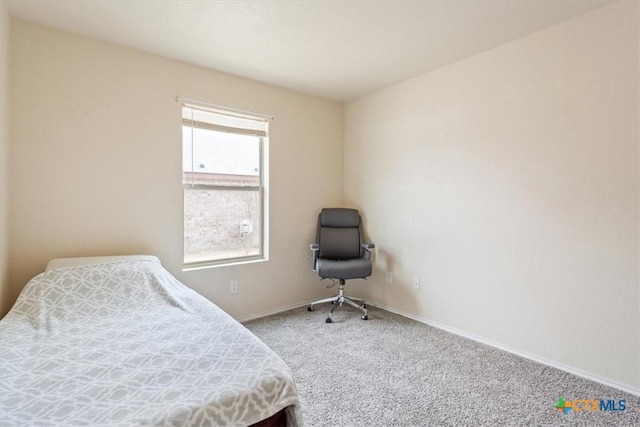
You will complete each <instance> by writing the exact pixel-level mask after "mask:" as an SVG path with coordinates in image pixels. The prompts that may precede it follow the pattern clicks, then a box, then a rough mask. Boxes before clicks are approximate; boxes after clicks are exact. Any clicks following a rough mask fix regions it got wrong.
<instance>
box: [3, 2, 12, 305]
mask: <svg viewBox="0 0 640 427" xmlns="http://www.w3.org/2000/svg"><path fill="white" fill-rule="evenodd" d="M8 157H9V14H8V12H7V10H6V5H5V3H4V2H0V318H2V316H4V315H5V313H6V312H7V311H8V310H9V308H10V307H11V301H10V300H9V298H8V295H10V291H9V269H8V259H9V226H8V225H9V203H8V202H9V169H8V168H9V160H8Z"/></svg>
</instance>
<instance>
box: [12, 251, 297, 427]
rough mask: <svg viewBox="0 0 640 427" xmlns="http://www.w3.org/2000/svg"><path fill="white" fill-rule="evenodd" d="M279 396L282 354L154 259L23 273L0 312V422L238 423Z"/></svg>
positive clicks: (288, 389) (286, 396)
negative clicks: (6, 309) (19, 287)
mask: <svg viewBox="0 0 640 427" xmlns="http://www.w3.org/2000/svg"><path fill="white" fill-rule="evenodd" d="M285 407H287V408H288V409H287V420H288V422H289V424H290V425H291V426H298V425H302V419H301V416H300V408H299V400H298V396H297V392H296V388H295V384H294V382H293V380H292V376H291V371H290V370H289V368H288V367H287V365H286V364H285V363H284V362H283V361H282V360H281V359H280V358H279V357H278V356H277V355H276V354H275V353H274V352H273V351H271V350H270V349H269V348H268V347H267V346H266V345H265V344H264V343H262V341H260V340H259V339H258V338H257V337H255V336H254V335H253V334H251V333H250V332H249V331H248V330H247V329H245V328H244V327H243V326H242V325H240V324H239V323H238V322H236V321H235V320H234V319H233V318H231V317H230V316H229V315H228V314H226V313H225V312H223V311H222V310H221V309H219V308H218V307H216V306H215V305H213V304H212V303H211V302H209V301H208V300H206V299H205V298H204V297H202V296H200V295H199V294H197V293H196V292H194V291H192V290H191V289H189V288H187V287H186V286H184V285H183V284H182V283H180V282H179V281H177V280H176V279H175V278H174V277H173V276H171V275H170V274H169V273H168V272H167V271H166V270H165V269H164V268H162V266H161V265H160V264H159V263H158V262H154V261H121V262H113V263H107V264H98V265H90V266H80V267H71V268H62V269H58V270H52V271H48V272H45V273H42V274H40V275H39V276H37V277H35V278H34V279H32V280H31V281H30V282H29V283H28V284H27V286H26V287H25V289H24V291H23V292H22V294H21V295H20V297H19V299H18V301H17V302H16V305H15V306H14V308H13V309H12V310H11V312H10V313H9V314H7V316H6V317H5V318H4V319H3V320H2V321H0V425H1V426H3V427H4V426H134V425H163V426H164V425H166V426H169V425H171V426H247V425H250V424H253V423H255V422H257V421H259V420H262V419H265V418H268V417H269V416H271V415H273V414H274V413H276V412H277V411H279V410H280V409H283V408H285Z"/></svg>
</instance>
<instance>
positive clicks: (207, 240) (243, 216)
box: [184, 188, 261, 262]
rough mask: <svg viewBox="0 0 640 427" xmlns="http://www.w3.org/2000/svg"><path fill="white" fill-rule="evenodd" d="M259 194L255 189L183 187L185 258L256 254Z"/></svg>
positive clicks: (232, 256)
mask: <svg viewBox="0 0 640 427" xmlns="http://www.w3.org/2000/svg"><path fill="white" fill-rule="evenodd" d="M259 197H260V193H258V192H257V191H241V190H240V191H229V190H224V191H222V190H215V189H204V190H203V189H188V188H186V189H185V191H184V204H185V218H184V245H185V248H184V255H185V261H187V262H199V261H203V260H211V259H228V258H235V257H243V256H251V255H258V254H259V253H260V234H261V230H260V225H261V224H260V211H259V206H260V200H259ZM246 224H249V226H247V225H246ZM243 225H244V227H243Z"/></svg>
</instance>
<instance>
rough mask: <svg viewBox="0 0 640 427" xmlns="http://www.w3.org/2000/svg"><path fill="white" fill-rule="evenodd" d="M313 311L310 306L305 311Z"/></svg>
mask: <svg viewBox="0 0 640 427" xmlns="http://www.w3.org/2000/svg"><path fill="white" fill-rule="evenodd" d="M314 310H315V308H313V306H312V305H310V306H309V307H307V311H314Z"/></svg>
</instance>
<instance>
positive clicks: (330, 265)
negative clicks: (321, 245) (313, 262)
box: [318, 258, 371, 280]
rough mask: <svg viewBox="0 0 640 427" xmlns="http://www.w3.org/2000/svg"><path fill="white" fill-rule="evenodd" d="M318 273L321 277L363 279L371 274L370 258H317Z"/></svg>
mask: <svg viewBox="0 0 640 427" xmlns="http://www.w3.org/2000/svg"><path fill="white" fill-rule="evenodd" d="M318 275H319V276H320V277H322V278H323V279H344V280H348V279H363V278H365V277H369V276H371V260H368V259H366V258H355V259H346V260H334V259H324V258H320V259H318Z"/></svg>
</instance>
